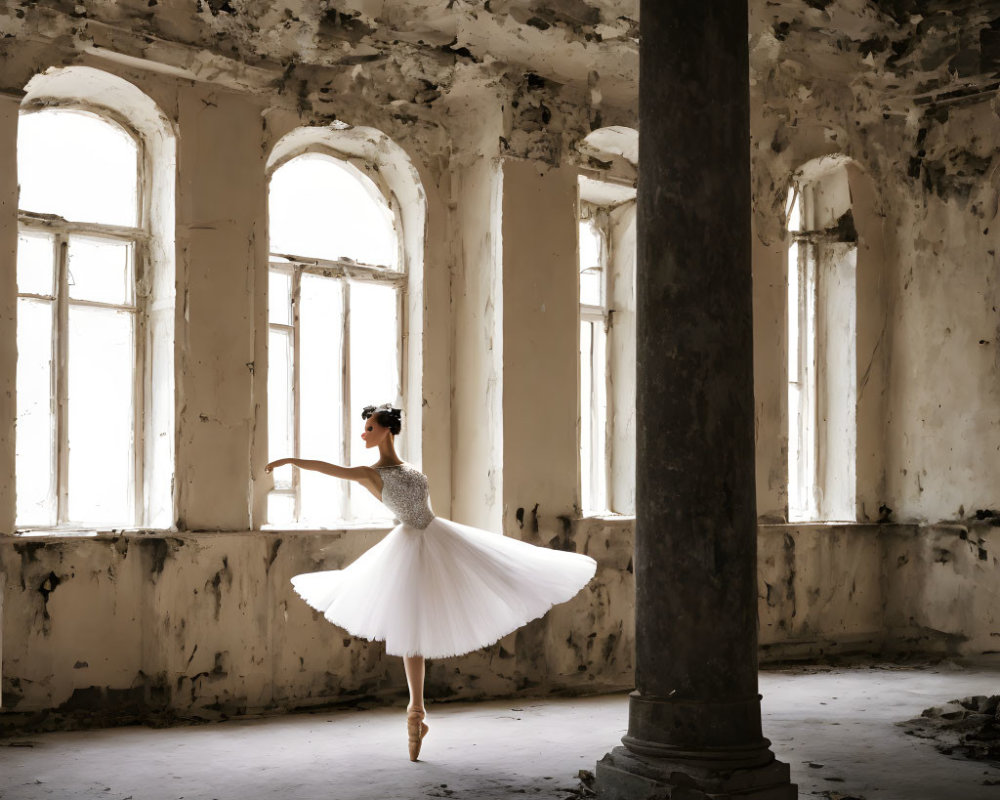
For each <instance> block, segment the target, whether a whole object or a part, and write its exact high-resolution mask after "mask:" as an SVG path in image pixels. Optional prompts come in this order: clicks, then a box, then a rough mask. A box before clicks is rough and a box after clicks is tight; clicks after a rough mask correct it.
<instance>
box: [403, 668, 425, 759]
mask: <svg viewBox="0 0 1000 800" xmlns="http://www.w3.org/2000/svg"><path fill="white" fill-rule="evenodd" d="M403 668H404V669H405V670H406V684H407V686H409V687H410V704H409V705H408V706H407V707H406V736H407V740H408V744H409V747H410V761H416V760H417V757H418V756H419V755H420V744H421V742H422V741H423V738H424V737H425V736H426V735H427V725H425V724H424V713H425V712H424V657H423V656H404V657H403Z"/></svg>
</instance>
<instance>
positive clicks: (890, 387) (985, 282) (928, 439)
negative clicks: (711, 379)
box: [751, 0, 1000, 523]
mask: <svg viewBox="0 0 1000 800" xmlns="http://www.w3.org/2000/svg"><path fill="white" fill-rule="evenodd" d="M996 18H1000V10H995V9H994V10H992V11H991V9H990V8H989V7H988V5H987V6H983V5H981V4H958V6H955V7H952V6H951V5H949V4H947V3H939V2H915V3H907V4H889V3H847V2H844V3H822V4H815V3H808V4H807V3H804V2H797V1H796V0H787V1H786V2H780V3H772V4H768V6H767V7H766V8H764V7H758V8H757V10H756V12H755V13H754V14H752V15H751V27H752V36H751V63H752V70H751V75H752V81H751V82H752V86H751V107H752V153H753V181H754V210H755V213H754V216H755V219H754V223H755V232H756V238H757V242H756V243H755V253H754V270H755V315H756V331H755V334H756V337H757V339H756V341H757V345H756V349H755V357H756V365H757V375H756V383H755V386H756V389H757V410H758V413H757V426H758V429H757V441H758V507H759V510H760V513H761V515H762V518H763V519H765V520H778V519H784V518H785V512H786V509H785V507H786V505H787V498H786V497H785V496H784V486H785V479H784V478H783V473H785V471H786V469H787V468H786V466H785V463H786V460H787V410H786V409H785V407H784V406H785V403H786V400H785V397H784V393H785V388H784V381H785V380H786V377H785V374H784V367H783V360H784V359H785V358H786V357H787V356H786V352H785V350H786V347H787V345H786V344H785V342H786V334H785V329H784V319H785V311H786V310H785V308H784V305H785V300H784V298H782V297H781V296H780V295H781V293H782V292H784V290H785V289H784V287H785V276H784V275H783V272H782V270H783V269H784V258H785V255H784V254H785V248H786V246H787V244H786V240H785V237H784V234H783V232H782V230H783V226H784V213H783V209H784V202H785V193H786V191H787V187H788V184H789V182H790V180H791V178H792V176H793V174H794V172H795V171H796V170H797V169H799V168H800V167H801V166H802V165H803V164H805V163H806V162H809V161H810V160H812V159H815V158H818V157H820V156H824V155H830V154H842V155H844V156H846V157H848V158H850V159H851V160H852V161H853V163H854V164H855V165H856V167H857V169H856V177H857V178H858V179H859V180H858V181H857V185H858V186H859V187H860V186H861V185H862V183H865V182H867V183H868V184H869V185H870V186H871V193H870V195H867V196H866V192H864V191H861V192H859V191H857V190H855V187H854V185H852V195H853V196H852V200H853V201H854V206H855V208H854V212H855V213H854V217H855V222H856V224H857V227H858V234H859V266H858V281H859V282H858V303H859V316H858V386H859V388H860V387H862V386H864V388H863V389H862V390H861V395H860V400H859V407H858V448H859V450H858V456H859V457H858V519H859V520H860V521H865V520H869V521H875V520H878V519H884V518H891V519H892V520H895V521H901V522H930V523H934V522H938V521H948V520H957V521H960V520H962V519H963V517H967V516H968V515H970V514H971V513H973V512H974V511H975V510H988V509H994V508H996V507H997V506H998V505H1000V495H998V491H1000V489H998V487H1000V458H998V457H997V454H998V453H1000V424H998V421H1000V416H998V414H1000V412H998V408H1000V402H998V401H1000V350H998V338H1000V337H998V334H997V331H998V327H1000V317H998V316H997V310H996V309H997V306H998V300H1000V297H998V290H997V285H996V280H995V273H996V258H995V251H996V244H997V239H996V237H997V236H998V235H1000V233H998V231H997V226H996V225H995V224H993V218H994V216H995V214H996V197H997V182H996V177H995V176H996V172H997V164H998V163H1000V160H998V156H1000V137H998V136H997V130H998V125H1000V119H998V116H997V112H996V109H997V102H996V99H995V91H996V87H995V86H994V85H993V83H992V79H991V78H990V75H991V74H992V73H993V71H994V70H995V67H996V57H997V53H996V51H995V47H994V46H993V44H992V43H993V41H994V38H993V36H994V35H993V33H992V30H993V28H992V27H991V22H992V20H993V19H996ZM861 175H863V176H864V180H863V181H862V180H860V176H861ZM866 259H868V260H869V264H870V266H872V267H873V269H871V270H866V269H865V266H864V262H865V260H866Z"/></svg>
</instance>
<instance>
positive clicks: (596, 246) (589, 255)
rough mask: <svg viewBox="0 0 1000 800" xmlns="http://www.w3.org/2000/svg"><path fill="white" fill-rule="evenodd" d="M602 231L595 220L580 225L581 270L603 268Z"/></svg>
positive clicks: (585, 221)
mask: <svg viewBox="0 0 1000 800" xmlns="http://www.w3.org/2000/svg"><path fill="white" fill-rule="evenodd" d="M601 263H602V261H601V231H600V229H599V228H598V227H597V226H596V225H595V224H594V221H593V220H584V221H583V222H581V223H580V269H581V270H585V269H590V268H591V267H600V266H601Z"/></svg>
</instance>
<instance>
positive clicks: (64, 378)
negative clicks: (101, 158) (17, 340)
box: [15, 103, 151, 533]
mask: <svg viewBox="0 0 1000 800" xmlns="http://www.w3.org/2000/svg"><path fill="white" fill-rule="evenodd" d="M47 110H49V109H47V108H45V107H40V108H26V109H22V110H21V111H20V112H19V113H20V114H21V115H26V114H38V113H45V112H46V111H47ZM58 110H59V111H75V112H81V113H86V114H89V115H91V116H95V117H97V118H99V119H100V120H101V121H103V122H106V123H109V124H112V125H115V126H117V127H118V128H119V129H120V130H121V131H123V132H124V133H125V134H127V135H128V136H129V137H131V138H132V140H133V141H135V143H136V156H137V157H136V162H137V163H136V186H137V196H136V203H137V209H136V212H137V213H136V216H137V218H138V220H139V221H140V225H139V226H137V227H132V226H127V225H106V224H102V223H94V222H74V221H71V220H67V219H64V218H63V217H60V216H58V215H56V214H41V213H36V212H29V211H23V210H20V209H18V234H19V235H20V233H22V232H24V233H29V234H30V233H35V234H37V233H46V234H49V235H52V236H53V237H54V255H53V258H54V268H55V272H56V280H55V296H54V298H50V297H49V296H47V295H38V294H32V293H25V292H21V291H18V293H17V297H18V299H21V298H28V299H36V300H43V301H46V302H51V303H52V308H53V317H54V319H53V325H52V337H53V341H52V355H53V358H52V385H53V393H52V395H53V398H54V400H55V408H54V409H53V410H52V412H51V414H50V424H51V425H52V426H53V428H54V431H53V433H54V435H53V437H52V441H53V448H52V453H51V454H50V460H51V464H52V474H53V475H55V476H56V481H55V482H54V486H53V491H51V492H50V497H49V503H50V504H51V505H50V507H53V506H54V508H55V512H56V514H55V523H54V524H53V525H45V526H27V525H21V524H17V523H15V527H16V532H17V533H22V532H28V531H31V530H62V529H66V530H104V529H107V528H108V527H112V526H109V525H100V526H87V525H81V524H80V523H74V522H72V521H71V520H69V519H68V510H69V438H68V429H69V426H68V415H69V387H68V383H69V380H68V352H69V342H68V334H69V307H70V306H71V305H74V306H90V307H97V308H108V309H116V310H122V311H128V312H130V313H132V314H133V315H134V317H135V324H134V325H133V334H134V341H133V355H134V367H133V369H134V371H133V373H132V374H133V377H134V380H133V389H132V402H133V418H132V424H133V430H132V459H131V464H130V468H131V474H130V479H131V481H132V489H133V491H132V493H131V494H130V496H129V505H130V507H129V517H130V519H128V520H122V521H121V524H120V525H115V526H113V527H123V528H132V527H136V526H138V525H141V524H142V521H141V520H140V519H139V517H140V515H141V513H142V511H143V509H144V507H145V505H144V497H143V485H144V480H143V478H144V475H143V464H144V455H145V454H144V447H143V443H144V437H143V435H142V432H143V430H145V395H146V382H147V379H148V375H147V369H146V352H145V346H144V343H145V341H146V319H145V318H146V303H145V298H146V296H147V294H148V292H147V284H148V280H147V275H146V265H147V263H148V246H149V242H150V239H151V234H150V232H149V215H148V209H149V206H150V197H149V192H150V186H149V182H148V181H147V180H146V174H147V170H148V164H147V161H148V157H149V156H148V153H147V152H146V148H145V147H144V144H143V141H142V137H140V136H139V135H138V134H137V133H136V132H135V131H134V130H132V128H131V126H130V125H128V124H127V123H126V122H125V121H123V120H122V119H121V118H119V116H118V115H117V114H114V113H113V112H111V111H109V110H108V109H105V108H99V107H94V106H90V105H87V104H85V103H78V104H73V105H69V106H59V107H58ZM71 236H86V237H88V238H98V239H112V240H114V241H118V242H124V243H128V244H131V245H132V258H133V265H132V266H133V280H134V285H133V287H132V289H133V295H132V296H133V299H134V301H135V304H134V305H131V306H130V305H118V304H113V303H101V302H96V301H91V300H77V299H70V297H69V264H68V262H69V239H70V237H71Z"/></svg>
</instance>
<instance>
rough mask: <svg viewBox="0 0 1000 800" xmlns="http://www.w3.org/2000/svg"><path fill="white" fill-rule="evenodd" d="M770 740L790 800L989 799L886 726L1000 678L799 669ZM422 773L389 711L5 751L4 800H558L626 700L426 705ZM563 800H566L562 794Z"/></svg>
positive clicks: (771, 721)
mask: <svg viewBox="0 0 1000 800" xmlns="http://www.w3.org/2000/svg"><path fill="white" fill-rule="evenodd" d="M760 683H761V692H762V693H763V695H764V713H765V718H764V728H765V734H766V735H767V736H769V737H770V738H771V740H772V741H773V743H774V750H775V752H776V753H777V754H778V756H779V757H780V758H782V759H783V760H785V761H787V762H788V763H789V764H790V765H791V768H792V778H793V780H795V781H797V782H798V784H799V791H800V796H801V797H803V798H806V797H824V798H831V799H832V800H839V798H854V797H863V798H866V800H876V799H877V800H950V799H951V798H955V800H986V798H990V800H997V798H1000V785H984V781H1000V769H997V768H993V767H990V766H987V765H983V764H976V763H972V762H966V761H959V760H954V759H950V758H947V757H946V756H943V755H940V754H939V753H937V752H936V751H935V750H934V748H933V746H932V745H931V744H930V743H929V742H927V741H923V740H919V739H915V738H913V737H911V736H907V735H906V734H905V733H903V731H902V730H900V729H899V728H897V727H896V726H895V725H894V723H896V722H898V721H900V720H905V719H909V718H910V717H913V716H917V715H918V714H919V713H920V711H921V710H923V709H924V708H926V707H928V706H931V705H939V704H941V703H942V702H944V701H947V700H951V699H952V698H956V697H964V696H967V695H973V694H996V693H998V692H1000V669H976V670H970V669H959V668H957V667H954V666H951V665H947V664H945V665H943V666H942V665H939V666H935V667H927V668H906V669H900V668H895V667H889V668H855V669H802V670H789V671H769V672H764V673H762V674H761V679H760ZM428 723H429V724H430V725H431V733H430V735H429V736H428V738H427V739H426V740H425V743H424V752H423V754H422V755H423V757H424V759H426V760H425V761H423V762H421V763H418V764H412V763H410V762H409V761H408V760H407V758H406V740H405V723H404V719H403V715H402V713H401V711H400V710H396V709H376V710H370V711H340V712H326V713H311V714H296V715H288V716H282V717H269V718H266V719H247V720H236V721H230V722H225V723H218V724H210V725H197V726H190V727H176V728H169V729H157V730H154V729H148V728H143V727H129V728H117V729H110V730H95V731H83V732H74V733H50V734H36V735H31V736H25V737H21V738H14V739H6V740H0V797H2V798H3V800H41V799H42V798H46V799H47V800H48V799H50V798H58V800H69V799H70V798H72V800H77V799H78V798H80V799H83V800H90V799H91V798H101V800H129V798H131V800H180V799H181V798H183V800H213V799H214V800H264V799H265V798H266V799H267V800H271V799H272V798H273V799H274V800H277V799H278V798H280V799H281V800H314V798H315V799H316V800H319V799H320V798H322V800H341V799H342V800H348V799H350V800H355V799H356V800H396V799H398V800H410V798H414V799H415V798H432V797H455V798H461V800H495V799H496V800H499V798H510V797H521V796H528V797H536V798H546V799H549V798H551V799H552V800H555V799H556V798H559V800H562V798H565V797H566V796H567V794H569V790H572V789H574V788H576V787H577V785H578V783H577V780H576V775H577V772H578V770H581V769H587V770H593V768H594V763H595V762H596V761H597V759H599V758H600V757H601V756H603V755H604V753H605V752H607V750H608V749H609V748H611V747H613V746H614V745H616V744H617V743H618V741H617V740H618V738H619V737H620V736H621V735H622V734H623V733H624V731H625V726H626V723H627V700H626V698H625V696H624V695H613V696H605V697H592V698H584V699H554V700H545V701H533V700H525V701H523V702H489V703H475V704H472V703H462V704H447V705H440V706H437V707H432V715H431V716H430V717H429V718H428ZM564 790H565V791H564Z"/></svg>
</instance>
